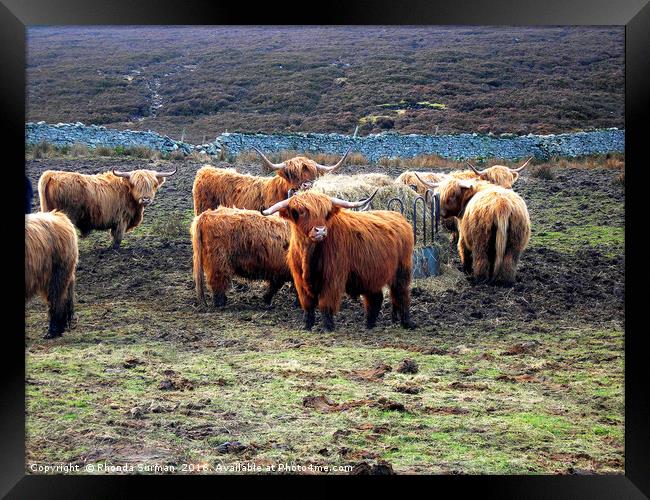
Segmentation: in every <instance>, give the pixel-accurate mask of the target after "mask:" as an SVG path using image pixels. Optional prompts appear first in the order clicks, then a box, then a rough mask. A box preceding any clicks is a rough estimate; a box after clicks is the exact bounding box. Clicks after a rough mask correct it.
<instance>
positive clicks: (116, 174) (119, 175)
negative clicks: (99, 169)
mask: <svg viewBox="0 0 650 500" xmlns="http://www.w3.org/2000/svg"><path fill="white" fill-rule="evenodd" d="M113 175H115V176H117V177H124V178H125V179H129V178H130V177H131V172H118V171H117V170H115V169H113Z"/></svg>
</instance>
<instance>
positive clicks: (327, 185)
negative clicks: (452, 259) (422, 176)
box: [311, 174, 449, 254]
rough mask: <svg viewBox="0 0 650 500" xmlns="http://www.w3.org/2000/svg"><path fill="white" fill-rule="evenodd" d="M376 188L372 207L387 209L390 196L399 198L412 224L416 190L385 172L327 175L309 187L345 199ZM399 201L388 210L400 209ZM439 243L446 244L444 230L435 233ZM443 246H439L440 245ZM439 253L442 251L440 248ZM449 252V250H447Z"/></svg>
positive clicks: (418, 243)
mask: <svg viewBox="0 0 650 500" xmlns="http://www.w3.org/2000/svg"><path fill="white" fill-rule="evenodd" d="M377 188H379V191H378V192H377V195H376V196H375V197H374V198H373V200H372V203H371V206H370V209H371V210H388V202H389V201H390V200H391V199H392V198H399V199H400V200H401V201H402V203H403V204H404V216H405V217H406V218H407V220H408V221H409V222H410V223H411V224H413V202H414V201H415V199H416V198H417V197H418V194H417V193H416V192H415V191H413V190H412V189H411V188H410V187H408V186H407V185H406V184H401V183H396V182H395V181H394V180H393V179H392V178H391V177H389V176H387V175H384V174H356V175H326V176H323V177H321V178H319V179H317V180H316V181H315V182H314V184H313V186H312V188H311V189H312V190H313V191H315V192H318V193H323V194H326V195H328V196H334V197H336V198H341V199H343V200H348V201H359V200H363V199H365V198H368V197H369V196H371V195H372V193H374V192H375V189H377ZM422 206H423V204H422V202H421V201H419V202H418V205H417V210H418V216H417V218H418V235H417V241H416V246H422V244H423V231H422ZM400 208H401V207H400V204H399V203H397V202H393V203H392V205H391V210H395V211H400ZM426 210H427V245H430V244H431V216H430V215H431V212H430V208H429V206H427V208H426ZM436 239H437V241H438V242H439V243H441V245H440V246H448V244H449V243H448V241H449V240H448V237H447V235H446V234H439V235H438V236H437V237H436ZM441 250H442V248H441ZM441 253H442V252H441ZM447 254H448V252H447Z"/></svg>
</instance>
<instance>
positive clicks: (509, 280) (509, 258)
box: [495, 251, 519, 286]
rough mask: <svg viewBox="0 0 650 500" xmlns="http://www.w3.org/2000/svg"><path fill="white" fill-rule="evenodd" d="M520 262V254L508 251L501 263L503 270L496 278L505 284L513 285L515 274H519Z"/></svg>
mask: <svg viewBox="0 0 650 500" xmlns="http://www.w3.org/2000/svg"><path fill="white" fill-rule="evenodd" d="M518 262H519V254H517V253H515V252H512V251H506V254H505V255H504V256H503V261H502V263H501V270H500V272H499V274H498V276H495V278H496V279H497V280H498V281H499V282H501V283H502V284H503V285H506V286H512V285H514V283H515V276H516V274H517V263H518Z"/></svg>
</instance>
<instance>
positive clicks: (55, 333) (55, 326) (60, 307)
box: [43, 263, 67, 339]
mask: <svg viewBox="0 0 650 500" xmlns="http://www.w3.org/2000/svg"><path fill="white" fill-rule="evenodd" d="M66 278H67V276H66V270H65V269H64V268H63V266H62V265H61V264H60V263H55V264H54V266H52V275H51V276H50V284H49V287H48V290H47V303H48V305H49V316H50V325H49V328H48V330H47V333H46V334H45V335H44V336H43V338H45V339H51V338H54V337H60V336H61V335H62V334H63V330H64V329H65V325H66V323H67V315H66V299H67V297H66V294H65V290H66V289H65V283H66V281H67V279H66Z"/></svg>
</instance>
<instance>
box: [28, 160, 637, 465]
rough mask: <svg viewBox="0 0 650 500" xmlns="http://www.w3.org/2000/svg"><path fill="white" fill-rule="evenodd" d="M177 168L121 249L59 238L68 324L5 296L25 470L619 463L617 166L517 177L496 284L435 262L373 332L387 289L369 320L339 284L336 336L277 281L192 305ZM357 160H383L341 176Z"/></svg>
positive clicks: (187, 196) (36, 163)
mask: <svg viewBox="0 0 650 500" xmlns="http://www.w3.org/2000/svg"><path fill="white" fill-rule="evenodd" d="M168 163H169V162H168ZM143 164H146V161H144V160H131V159H115V158H103V159H98V158H91V159H83V160H80V159H44V160H29V161H28V162H27V173H28V176H29V177H30V178H31V180H32V182H33V183H34V186H36V182H37V179H38V176H39V175H40V173H41V172H42V171H43V170H45V169H48V168H53V169H62V170H75V171H80V172H84V173H96V172H100V171H104V170H106V169H108V168H112V167H116V168H120V169H125V170H128V169H130V168H136V167H137V166H141V165H143ZM170 164H171V163H170ZM178 166H179V173H178V174H177V175H176V176H175V177H172V178H170V179H169V180H168V181H167V182H166V183H165V185H164V186H163V187H162V188H161V190H160V191H159V193H158V195H157V197H156V200H155V202H154V204H153V205H152V206H150V207H148V208H147V210H146V212H145V218H144V222H143V224H142V225H141V226H140V227H139V228H137V229H136V230H135V231H133V232H131V233H128V234H127V236H126V237H125V240H124V242H123V248H122V249H121V250H119V251H111V250H106V248H107V247H108V246H109V243H110V238H109V236H108V234H107V233H105V232H96V233H93V234H92V235H91V236H89V237H88V238H85V239H82V240H80V261H79V267H78V272H77V292H76V297H77V315H78V324H77V326H76V328H75V329H74V330H73V331H70V332H66V333H65V334H64V336H63V337H62V338H60V339H57V340H43V339H42V338H41V336H42V335H43V333H44V332H45V330H46V326H47V321H46V307H45V305H44V304H43V302H41V300H40V299H34V300H33V301H31V302H30V303H29V304H28V305H27V306H26V363H27V381H26V383H27V463H28V464H31V463H42V464H54V463H72V464H77V465H80V466H81V467H82V468H83V467H84V466H87V465H89V466H91V467H92V466H96V465H97V464H104V463H105V464H108V465H120V466H124V464H131V465H133V466H134V467H137V465H138V464H148V465H153V464H159V465H167V466H174V467H176V468H177V469H176V470H179V469H180V470H181V471H184V470H185V471H188V472H220V471H222V470H230V471H235V472H237V471H239V470H242V468H244V469H245V468H246V467H248V470H253V471H258V472H267V471H269V470H271V471H273V470H275V471H280V472H283V471H284V470H283V469H278V466H280V465H282V464H287V465H288V466H298V467H305V469H298V470H297V471H298V472H304V473H313V472H329V473H332V472H333V473H340V472H341V471H340V470H339V471H333V470H332V469H329V470H326V469H314V467H316V466H320V467H326V466H329V467H332V466H335V465H336V466H356V469H355V472H364V471H365V472H368V471H370V472H377V471H384V472H385V471H387V470H393V471H394V472H397V473H505V474H510V473H516V474H521V473H567V474H571V473H621V474H622V473H623V470H624V460H623V433H624V420H623V410H624V401H623V366H624V362H623V361H624V360H623V331H624V324H625V314H624V298H625V297H624V263H625V261H624V252H623V248H624V188H623V186H622V185H620V184H618V183H617V182H616V178H617V176H618V170H614V169H606V168H595V169H575V168H573V169H572V168H557V169H554V172H555V178H553V179H543V178H537V177H533V176H531V175H530V172H527V173H524V175H523V176H522V178H521V179H520V180H519V182H518V183H517V185H516V189H517V191H518V192H519V193H520V194H521V195H522V196H523V197H524V199H525V200H526V202H527V203H528V207H529V211H530V214H531V219H532V224H533V235H532V238H531V243H530V246H529V248H528V250H527V251H526V252H525V253H524V254H523V256H522V259H521V263H520V267H519V273H518V276H517V282H516V284H515V285H514V286H513V287H512V288H500V287H492V286H487V285H471V284H470V283H469V282H468V281H467V280H466V278H465V277H464V276H463V275H462V274H461V273H460V271H459V268H460V266H459V263H458V260H457V257H456V256H455V254H454V255H453V256H452V259H451V262H448V263H445V265H443V274H442V275H441V276H439V277H436V278H427V279H421V280H416V281H414V283H413V289H412V296H413V305H412V316H413V319H414V321H415V322H416V323H417V324H418V328H417V329H416V330H414V331H405V330H402V329H400V328H399V327H397V326H393V325H392V324H391V323H390V304H389V301H388V300H386V301H385V303H384V308H383V311H382V316H381V317H380V320H379V323H378V327H377V328H376V329H375V330H372V331H370V332H368V331H366V330H365V329H364V328H363V325H364V322H363V309H362V306H361V304H360V303H356V302H354V301H352V300H350V299H347V298H346V299H345V301H344V304H343V308H342V311H341V312H340V314H339V315H338V316H337V318H336V322H337V330H336V331H335V332H332V333H327V332H323V331H322V330H321V329H320V327H319V326H317V328H315V330H314V331H313V332H312V333H308V332H306V331H304V330H303V329H302V320H301V313H300V311H299V310H298V309H297V308H296V307H295V306H294V302H293V296H292V294H291V292H290V290H289V289H288V287H287V286H286V285H285V287H284V288H283V289H282V290H281V291H280V292H279V293H278V295H277V296H276V298H275V300H274V304H273V305H272V307H270V308H266V307H264V305H263V303H262V300H261V296H262V294H263V287H264V285H263V284H262V283H259V282H255V283H250V282H245V281H243V280H242V281H237V282H236V283H234V284H233V287H232V290H230V292H229V294H228V298H229V303H228V305H227V306H226V307H225V308H224V309H222V310H219V311H213V310H209V309H204V308H201V307H198V306H197V304H196V302H195V299H194V291H193V281H192V276H191V261H192V247H191V242H190V239H189V224H190V221H191V218H192V200H191V187H192V181H193V177H194V173H195V171H196V169H197V168H198V167H199V166H200V165H198V164H183V163H179V165H178ZM244 170H246V171H249V172H259V169H258V167H257V166H255V165H251V166H250V168H248V169H244ZM371 171H374V172H384V173H388V174H390V175H392V176H397V175H399V173H400V172H401V170H400V169H399V168H382V167H379V166H348V167H346V168H345V169H344V171H343V172H342V173H353V172H371ZM440 244H441V245H448V241H447V240H446V235H445V234H442V235H440ZM317 321H318V318H317ZM317 325H318V323H317ZM405 359H407V360H412V361H414V362H415V365H416V366H415V367H414V366H413V365H411V364H410V363H406V365H405V366H406V368H405V367H404V363H403V361H404V360H405ZM183 464H202V467H198V469H199V470H197V467H196V466H183ZM377 464H380V466H378V465H377ZM381 464H384V465H381ZM310 465H311V466H312V468H311V469H309V466H310ZM217 466H220V467H222V469H216V467H217ZM228 467H230V469H228ZM272 467H275V469H273V468H272ZM28 471H29V469H28ZM84 471H85V472H88V470H85V469H82V470H81V471H80V472H84ZM91 472H92V471H91ZM143 472H151V470H145V471H143ZM154 472H155V471H154Z"/></svg>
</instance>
